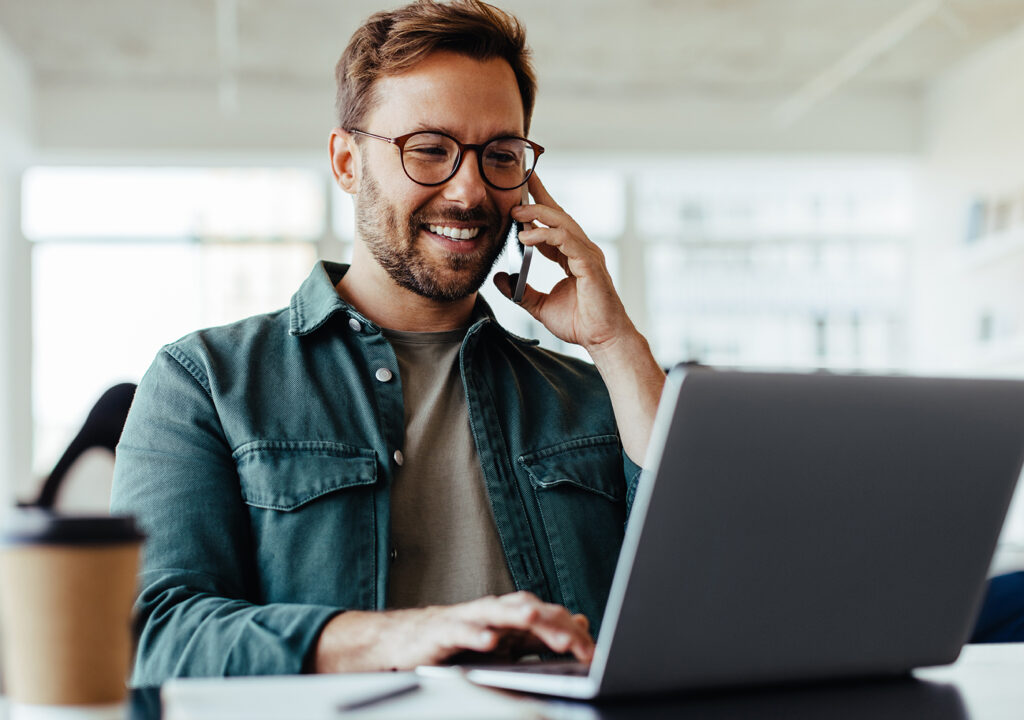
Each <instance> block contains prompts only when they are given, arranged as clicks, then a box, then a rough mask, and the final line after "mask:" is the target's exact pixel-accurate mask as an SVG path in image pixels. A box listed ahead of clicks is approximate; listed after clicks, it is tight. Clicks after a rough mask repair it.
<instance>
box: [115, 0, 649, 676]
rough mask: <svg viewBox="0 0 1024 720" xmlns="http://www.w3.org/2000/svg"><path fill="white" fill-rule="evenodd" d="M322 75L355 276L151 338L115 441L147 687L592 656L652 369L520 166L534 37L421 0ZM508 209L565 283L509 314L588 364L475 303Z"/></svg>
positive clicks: (508, 22)
mask: <svg viewBox="0 0 1024 720" xmlns="http://www.w3.org/2000/svg"><path fill="white" fill-rule="evenodd" d="M337 79H338V113H339V125H338V127H337V128H336V129H335V130H334V131H333V132H332V133H331V136H330V160H331V167H332V169H333V173H334V176H335V178H336V180H337V182H338V184H339V185H340V187H341V188H342V189H343V190H344V191H345V192H348V193H350V194H352V195H353V196H354V198H355V205H356V221H357V227H356V230H357V242H356V246H355V250H354V253H353V258H352V262H351V265H348V266H345V265H338V264H334V263H326V262H324V263H319V264H318V265H317V266H316V267H315V268H314V269H313V272H312V274H311V275H310V277H309V278H308V279H307V280H306V282H305V283H304V284H303V285H302V287H301V288H299V290H298V291H297V292H296V294H295V295H294V297H293V298H292V302H291V305H290V307H289V308H287V309H284V310H281V311H279V312H275V313H270V314H268V315H263V316H257V317H254V318H249V319H246V320H242V321H240V322H238V323H235V324H233V325H229V326H225V327H222V328H213V329H209V330H203V331H199V332H197V333H194V334H192V335H189V336H187V337H185V338H183V339H181V340H179V341H177V342H175V343H172V344H171V345H168V346H166V347H165V348H163V349H162V351H161V352H160V354H159V355H158V357H157V358H156V360H155V361H154V363H153V366H152V367H151V368H150V370H149V372H148V373H147V374H146V376H145V378H143V380H142V382H141V384H140V386H139V389H138V392H137V394H136V399H135V404H134V406H133V408H132V412H131V414H130V416H129V418H128V422H127V425H126V427H125V431H124V434H123V436H122V439H121V443H120V445H119V447H118V455H117V466H116V477H115V487H114V494H113V502H112V507H113V509H114V510H115V511H118V512H129V513H133V514H135V515H137V516H138V518H139V520H140V522H141V523H142V524H143V526H144V527H145V529H146V530H147V532H148V533H149V539H148V541H147V547H146V552H145V562H144V568H143V572H142V576H141V591H140V596H139V599H138V603H137V611H138V615H137V617H138V621H137V622H138V628H137V630H138V634H139V643H138V655H137V660H136V669H135V675H134V678H133V682H134V683H135V684H137V685H151V684H156V683H160V682H163V681H164V680H166V679H167V678H168V677H172V676H176V675H224V674H227V675H240V674H250V675H251V674H265V673H295V672H300V671H317V672H338V671H346V670H381V669H391V668H411V667H414V666H416V665H419V664H431V663H440V662H446V661H452V660H457V659H458V658H460V657H464V656H465V654H466V653H496V654H500V655H504V656H516V655H520V654H523V653H527V652H535V651H538V650H544V649H549V650H552V651H555V652H558V653H572V654H573V655H575V656H576V657H577V658H579V659H581V660H589V658H590V656H591V653H592V651H593V640H592V637H591V635H592V633H596V632H597V631H598V628H597V623H599V622H600V619H601V613H602V611H603V609H604V603H605V601H606V599H607V595H608V590H609V585H610V582H611V577H612V573H613V571H614V567H615V562H616V559H617V555H618V550H619V545H620V543H621V540H622V534H623V526H624V524H625V521H626V518H627V516H628V512H629V505H630V502H631V500H632V497H633V494H634V492H635V490H636V483H637V481H638V478H639V465H638V463H640V462H642V461H643V457H644V453H645V450H646V446H647V442H648V436H649V434H650V428H651V424H652V422H653V418H654V413H655V410H656V406H657V402H658V397H659V395H660V391H661V386H662V383H663V380H664V376H663V374H662V372H661V370H660V368H659V367H658V365H657V363H656V362H655V360H654V358H653V357H652V356H651V353H650V350H649V348H648V345H647V343H646V341H645V340H644V338H643V337H642V336H641V335H640V334H639V333H638V332H637V330H636V328H635V327H634V326H633V324H632V323H631V322H630V320H629V318H628V317H627V315H626V313H625V310H624V309H623V306H622V303H621V302H620V300H619V298H618V296H617V294H616V292H615V290H614V288H613V286H612V283H611V279H610V276H609V273H608V270H607V267H606V265H605V261H604V256H603V255H602V253H601V251H600V249H599V248H597V246H595V245H594V244H593V243H592V242H591V241H590V240H589V239H588V238H587V236H586V235H585V234H584V232H583V230H582V229H581V228H580V227H579V225H577V224H576V223H575V222H574V221H573V220H572V218H571V217H569V216H568V215H567V214H566V213H565V212H564V211H563V210H562V209H561V208H560V207H559V206H558V205H557V203H556V202H555V201H554V199H552V198H551V196H550V195H549V194H548V193H547V191H546V190H545V189H544V186H543V185H542V184H541V182H540V179H539V177H538V176H537V174H536V173H535V172H534V168H535V165H536V161H537V158H538V157H539V155H540V154H541V152H543V149H542V148H541V147H540V146H539V145H538V144H536V143H535V142H532V141H531V140H529V139H527V134H528V132H529V125H530V118H531V115H532V111H533V104H534V97H535V94H536V85H535V81H534V76H533V71H532V68H531V65H530V62H529V56H528V51H527V50H526V46H525V38H524V33H523V31H522V29H521V27H520V26H519V24H518V22H517V21H516V20H515V19H514V18H512V17H511V16H509V15H507V14H506V13H503V12H502V11H500V10H498V9H496V8H494V7H492V6H489V5H486V4H484V3H481V2H476V1H471V0H466V1H461V2H454V3H451V4H441V3H436V2H418V3H414V4H412V5H409V6H406V7H403V8H400V9H398V10H395V11H393V12H386V13H378V14H377V15H374V16H373V17H371V18H370V19H369V20H368V21H367V22H366V23H365V24H364V25H363V26H362V27H361V28H360V29H359V30H357V31H356V33H355V35H354V36H353V38H352V40H351V42H350V43H349V46H348V48H347V49H346V50H345V53H344V54H343V55H342V57H341V60H340V61H339V63H338V67H337ZM524 187H528V188H529V192H530V194H531V195H532V196H533V198H534V199H535V200H536V203H535V204H529V203H525V202H524V195H523V188H524ZM513 219H515V220H516V221H520V222H523V223H527V224H528V225H529V229H527V230H524V231H523V232H522V233H521V234H520V238H521V240H522V242H523V243H524V244H526V245H530V246H533V247H535V248H536V249H537V250H538V251H539V252H540V253H541V254H542V255H544V256H545V257H546V258H548V259H549V260H552V261H554V262H556V263H558V264H559V265H560V266H561V267H562V269H563V270H564V271H565V278H564V279H563V280H562V281H561V282H559V283H558V284H557V285H556V286H555V287H554V288H552V290H551V291H550V292H549V293H540V292H537V291H536V290H534V289H533V288H527V290H526V293H525V295H524V297H523V302H522V307H523V309H524V310H525V311H527V312H529V313H530V314H532V315H533V316H534V317H535V318H536V319H537V320H538V321H540V322H541V323H543V324H544V326H545V327H547V328H548V329H549V330H550V331H551V332H552V333H554V334H555V335H556V336H557V337H559V338H561V339H563V340H565V341H567V342H572V343H577V344H579V345H581V346H582V347H584V348H586V350H587V351H588V352H589V354H590V356H591V358H592V359H593V363H592V364H591V363H586V362H582V361H579V360H575V359H571V358H568V357H564V356H561V355H558V354H556V353H552V352H549V351H546V350H543V349H541V348H539V347H537V346H536V343H535V342H532V341H526V340H523V339H521V338H518V337H516V336H514V335H511V334H509V333H508V332H506V331H505V330H504V329H502V328H501V327H500V326H499V325H498V324H497V323H496V322H495V320H494V318H493V315H492V313H491V311H490V309H489V308H488V307H487V304H486V303H485V302H484V301H483V300H482V299H481V298H480V297H479V296H478V290H479V288H480V286H481V284H482V283H483V282H484V281H485V280H486V278H487V276H488V275H489V273H490V270H491V268H492V266H493V265H494V262H495V260H496V259H497V258H498V256H499V255H500V254H501V252H502V247H503V244H504V239H505V237H506V234H507V232H508V230H509V228H510V224H511V222H512V220H513ZM495 283H496V285H497V287H498V288H499V290H500V291H501V292H502V293H503V294H504V295H505V296H506V297H508V296H510V294H511V286H510V280H509V277H508V276H507V275H505V274H503V273H499V274H498V275H496V276H495Z"/></svg>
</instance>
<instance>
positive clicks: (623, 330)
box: [494, 174, 665, 465]
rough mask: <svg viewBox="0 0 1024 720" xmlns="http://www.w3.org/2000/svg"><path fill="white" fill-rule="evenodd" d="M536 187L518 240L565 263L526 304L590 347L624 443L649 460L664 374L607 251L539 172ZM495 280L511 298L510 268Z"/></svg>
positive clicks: (523, 209)
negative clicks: (560, 274)
mask: <svg viewBox="0 0 1024 720" xmlns="http://www.w3.org/2000/svg"><path fill="white" fill-rule="evenodd" d="M529 188H530V194H531V195H533V197H534V199H535V200H536V201H537V203H536V204H535V205H518V206H516V207H514V208H513V209H512V217H513V218H514V219H515V220H518V221H519V222H522V223H530V224H531V225H530V228H529V229H528V230H523V231H522V232H521V233H519V239H520V240H521V241H522V242H523V244H524V245H532V246H533V247H535V248H537V250H538V251H539V252H540V253H541V254H542V255H543V256H544V257H546V258H548V259H549V260H553V261H554V262H556V263H558V264H559V265H560V266H561V268H562V270H564V271H565V277H564V278H563V279H562V280H560V281H559V282H558V283H557V284H556V285H555V286H554V287H553V288H551V291H550V292H548V293H542V292H538V291H537V290H535V289H534V288H532V287H530V286H529V285H527V287H526V291H525V292H524V293H523V302H522V306H523V309H524V310H526V311H527V312H528V313H530V314H531V315H533V317H535V318H537V320H539V321H540V322H541V323H542V324H543V325H544V327H546V328H547V329H548V330H550V331H551V333H552V334H553V335H554V336H555V337H557V338H558V339H560V340H562V341H564V342H570V343H575V344H577V345H582V346H583V347H584V348H585V349H586V350H587V352H589V353H590V357H591V358H592V359H593V361H594V365H595V366H596V367H597V369H598V371H599V372H600V373H601V377H602V378H603V379H604V383H605V386H606V387H607V388H608V394H609V397H610V398H611V401H612V408H613V410H614V412H615V420H616V424H617V425H618V427H619V435H620V437H621V439H622V446H623V448H624V449H625V451H626V454H628V455H629V457H631V458H632V459H633V461H634V462H635V463H637V464H638V465H639V464H643V462H644V459H645V455H646V452H647V444H648V442H649V441H650V435H651V426H652V425H653V424H654V415H655V413H656V412H657V409H658V400H659V398H660V396H661V389H662V386H663V385H664V383H665V373H664V372H663V371H662V369H661V367H660V366H659V365H658V362H657V361H656V360H655V359H654V355H652V354H651V349H650V346H649V345H648V344H647V340H646V339H645V338H644V337H643V335H641V334H640V332H639V331H638V330H637V329H636V326H635V325H634V324H633V321H632V320H630V319H629V316H628V315H627V314H626V308H625V307H624V306H623V304H622V300H620V299H619V295H618V293H616V292H615V287H614V286H613V285H612V277H611V274H610V273H609V272H608V265H607V264H606V263H605V259H604V253H603V252H601V249H600V248H599V247H598V246H597V245H595V244H594V243H593V242H591V240H590V238H588V237H587V235H586V233H584V232H583V230H582V228H580V226H579V225H577V224H576V221H575V220H573V219H572V218H571V217H569V215H568V213H566V212H565V210H563V209H562V208H561V207H559V205H558V203H556V202H555V201H554V199H553V198H552V197H551V195H549V194H548V191H547V190H545V189H544V185H543V184H541V181H540V178H538V177H537V175H536V174H534V175H531V176H530V182H529ZM536 223H540V224H541V226H540V227H539V226H537V225H536ZM494 284H495V285H496V286H497V288H498V290H500V291H501V293H502V294H503V295H505V297H512V283H511V280H510V278H509V276H508V274H507V273H498V274H497V275H495V276H494Z"/></svg>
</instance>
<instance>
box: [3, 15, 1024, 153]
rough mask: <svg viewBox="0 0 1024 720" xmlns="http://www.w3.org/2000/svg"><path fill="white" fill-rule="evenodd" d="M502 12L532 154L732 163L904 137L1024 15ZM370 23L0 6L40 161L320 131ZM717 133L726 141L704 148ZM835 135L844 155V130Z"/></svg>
mask: <svg viewBox="0 0 1024 720" xmlns="http://www.w3.org/2000/svg"><path fill="white" fill-rule="evenodd" d="M500 4H501V5H502V7H504V8H506V9H508V10H510V11H512V12H513V13H515V14H516V15H518V16H519V17H520V18H521V19H522V21H523V22H524V24H525V25H526V27H527V30H528V37H529V41H530V44H531V46H532V48H533V51H534V56H535V61H536V66H537V71H538V77H539V79H540V86H541V87H540V90H541V93H540V97H539V103H538V111H537V118H538V120H537V127H539V128H543V129H544V130H545V131H546V132H547V133H549V135H548V138H547V140H548V142H546V143H545V144H550V142H551V136H552V135H553V136H554V138H555V140H556V144H557V143H563V144H565V145H567V146H572V145H573V144H574V143H577V144H578V143H592V144H594V145H597V144H599V140H600V139H601V137H606V136H607V134H608V133H609V132H616V133H618V130H617V128H620V127H622V125H623V124H624V123H625V124H629V123H631V124H632V126H634V127H635V126H636V125H637V124H638V122H641V123H646V122H648V121H650V122H652V123H653V125H652V126H651V127H652V128H653V131H652V132H646V133H643V135H645V136H646V139H643V140H642V141H641V140H635V139H634V140H630V141H628V142H629V143H630V144H632V145H634V146H636V147H639V148H643V147H649V148H650V149H653V148H655V147H656V145H657V143H656V142H655V140H654V138H655V136H661V135H664V134H666V133H672V132H673V129H676V130H677V131H678V133H679V134H680V135H682V136H685V137H684V139H685V138H689V140H687V141H686V142H689V143H696V144H697V145H698V146H699V145H700V143H701V139H702V138H705V137H706V138H707V146H708V147H712V148H714V147H717V146H719V145H722V146H723V147H728V146H729V142H730V138H731V139H732V141H743V137H744V136H743V132H742V130H743V128H744V127H745V125H743V123H748V124H751V129H750V130H749V132H754V135H755V136H756V135H757V133H762V134H764V133H766V132H767V128H769V127H770V126H771V127H774V128H775V131H776V132H780V131H781V132H786V131H787V128H790V129H791V135H792V136H793V138H794V139H798V138H800V137H809V136H812V135H813V132H814V131H812V130H810V129H808V128H805V129H801V124H802V123H804V124H806V123H812V124H813V123H814V122H815V120H816V116H817V120H818V121H819V123H820V124H821V125H822V126H823V127H822V128H821V129H820V130H819V131H820V132H822V133H823V134H824V133H826V130H827V128H828V127H831V130H832V132H833V133H835V132H837V131H836V128H835V125H836V123H835V122H832V118H837V117H847V116H848V115H849V112H850V108H851V107H853V105H852V104H856V105H857V107H858V108H864V110H863V112H865V113H867V114H868V115H870V118H869V119H871V120H877V122H878V124H879V127H878V128H877V130H878V132H879V136H880V137H881V136H882V135H884V131H883V127H882V126H883V125H884V123H885V122H890V121H891V122H893V123H895V124H896V125H899V127H895V126H894V128H895V129H894V130H893V132H896V133H897V134H898V133H900V132H902V133H905V134H908V136H909V134H912V132H913V131H912V129H911V128H910V125H912V124H913V123H914V122H916V121H917V120H919V118H918V117H917V115H919V113H920V104H919V100H920V97H921V94H922V91H923V89H924V88H925V87H926V86H927V84H928V83H929V82H930V81H931V80H932V79H933V78H935V77H936V76H937V75H938V74H940V73H941V72H943V71H944V70H945V69H947V68H949V67H950V66H951V65H952V64H954V63H956V62H957V61H958V60H960V59H962V58H964V57H965V56H967V55H969V54H970V53H972V52H973V51H975V50H977V49H978V48H980V47H982V46H983V45H985V44H987V43H990V42H992V41H993V40H994V39H996V38H997V37H998V36H999V35H1001V34H1003V33H1006V32H1008V31H1010V30H1012V29H1014V28H1016V27H1018V26H1020V25H1021V24H1022V23H1024V1H1022V0H633V1H631V2H624V1H623V0H557V1H556V0H506V2H504V3H500ZM388 6H390V3H389V4H385V5H383V7H388ZM381 7H382V4H381V3H379V2H369V1H367V0H293V1H292V2H287V3H286V2H281V1H280V0H174V1H173V2H167V1H166V0H160V1H156V0H3V2H2V3H0V28H2V30H3V31H4V33H5V34H6V35H7V37H8V38H9V40H10V42H11V43H12V44H13V45H14V46H15V47H16V48H17V49H18V50H19V51H20V52H21V53H22V54H23V55H24V56H25V57H26V59H27V62H28V65H29V67H30V68H31V72H32V76H33V81H34V85H35V87H36V91H37V95H38V97H39V100H38V102H37V104H38V106H39V108H40V109H41V110H42V112H43V114H44V115H45V117H44V118H43V119H42V120H41V121H40V138H39V140H40V142H41V144H42V145H43V146H47V145H49V144H55V145H57V146H59V145H60V143H61V141H60V140H58V138H60V137H67V135H66V133H67V132H68V130H69V128H70V127H73V126H77V127H78V128H79V132H83V130H82V127H83V126H85V128H86V130H85V131H84V132H85V136H86V137H85V138H84V139H83V140H82V142H83V143H84V144H86V145H88V144H89V142H90V141H89V137H90V131H89V127H91V126H92V125H95V126H96V127H95V129H94V130H93V131H92V133H91V136H94V140H95V142H94V144H97V145H99V146H102V145H103V144H104V143H107V144H110V143H115V144H116V142H117V141H118V140H117V139H118V138H119V137H123V138H126V142H127V140H130V139H131V138H132V137H134V136H133V135H132V133H123V132H111V133H106V134H104V131H103V129H102V126H103V125H104V120H103V119H104V117H106V116H105V115H104V114H103V112H104V108H106V111H107V112H109V113H112V114H111V115H110V116H109V118H110V119H111V120H112V119H113V117H114V115H113V113H117V115H118V116H119V117H122V118H127V119H131V120H133V121H140V122H148V123H155V124H154V125H152V126H151V128H152V129H153V130H155V131H157V132H153V133H150V134H149V137H150V138H152V137H153V136H154V135H159V131H160V130H161V129H163V130H165V132H166V133H170V140H169V142H170V145H169V146H182V145H185V146H187V145H188V144H189V142H190V138H191V142H194V144H196V146H197V147H198V146H204V145H207V144H210V145H215V144H216V143H217V142H218V139H217V138H218V137H221V134H220V133H221V131H219V130H215V129H214V130H211V131H210V133H207V134H208V135H210V136H209V137H206V135H204V132H205V131H204V130H203V128H202V127H201V125H200V124H199V123H197V122H195V121H189V123H186V124H187V125H188V128H189V129H188V132H187V133H181V137H177V136H176V135H174V133H175V132H179V131H177V130H175V127H176V125H175V124H173V123H169V122H168V123H167V126H166V128H164V127H163V126H161V125H160V120H159V118H158V117H155V116H157V115H166V114H167V111H166V110H167V108H170V107H177V108H179V109H181V111H182V112H188V113H190V114H194V113H196V112H202V113H205V114H207V115H208V116H210V126H211V128H214V126H216V125H218V123H223V122H227V121H226V120H224V119H223V118H222V119H217V118H215V117H212V116H214V115H218V114H219V115H221V116H225V117H227V118H228V119H229V120H230V116H231V115H232V114H235V115H241V116H242V117H236V118H235V119H234V120H233V121H231V122H234V123H235V125H234V126H235V127H236V128H237V127H242V126H244V125H245V124H246V123H251V124H253V127H254V128H256V127H257V126H258V129H254V130H253V131H252V132H251V133H250V134H249V135H246V132H245V130H244V129H243V130H240V131H238V132H241V134H242V136H244V138H245V139H244V142H243V143H242V144H243V145H244V144H245V143H249V144H257V145H262V144H265V143H270V144H271V145H272V146H273V145H274V142H273V138H272V137H271V136H270V135H268V133H275V132H280V133H283V134H285V135H289V137H296V138H297V137H301V135H299V134H296V135H294V136H292V135H290V133H289V131H288V129H287V126H288V123H287V122H285V121H284V120H282V119H281V118H278V119H277V120H276V121H275V122H273V123H270V122H269V121H267V120H266V119H264V120H252V119H250V120H246V119H245V118H244V116H245V114H246V113H247V112H248V113H250V114H252V113H255V112H267V111H268V108H274V106H275V103H274V101H273V100H270V99H268V100H266V101H263V102H260V101H257V100H254V99H253V98H258V97H265V98H275V97H276V98H281V100H279V101H278V102H277V103H276V108H277V113H278V114H281V108H282V107H284V108H286V109H287V110H286V113H284V114H286V115H291V116H294V117H295V118H315V120H314V121H313V122H309V121H305V122H309V124H308V125H302V123H303V122H304V121H303V120H299V119H296V121H295V123H297V124H298V125H302V132H303V133H304V132H306V130H307V128H312V127H313V124H314V122H315V124H316V127H320V126H322V125H324V124H325V122H326V121H327V120H328V118H329V115H328V113H329V112H330V104H331V99H332V96H333V66H334V63H335V62H336V60H337V57H338V55H339V54H340V52H341V50H342V49H343V48H344V45H345V43H346V41H347V39H348V37H349V35H350V34H351V32H352V31H353V30H354V29H355V28H356V27H357V25H358V24H359V23H360V22H361V21H362V20H363V19H365V18H366V17H367V16H368V15H369V14H371V13H372V12H374V11H376V10H378V9H381ZM133 98H135V99H137V102H138V103H140V104H148V105H150V106H152V109H151V110H150V111H148V112H149V114H146V113H147V111H145V110H142V109H139V108H131V107H126V106H128V105H131V104H133V101H132V99H133ZM192 103H195V105H194V106H193V105H192ZM844 103H845V104H844ZM158 109H162V112H160V113H157V112H156V110H158ZM69 112H70V113H71V114H75V113H78V115H79V118H78V122H77V123H72V121H73V120H74V119H75V118H65V119H63V120H62V119H59V118H55V117H54V115H58V116H59V115H67V114H68V113H69ZM751 113H753V114H754V115H755V116H756V120H757V123H756V127H757V128H758V130H756V131H754V130H753V127H754V125H753V123H751V120H752V118H750V117H747V116H749V115H750V114H751ZM830 113H831V114H830ZM871 113H875V114H876V115H877V118H876V117H875V115H871ZM595 115H597V116H599V117H598V119H595ZM736 115H743V116H744V117H742V118H738V117H735V116H736ZM151 116H153V117H151ZM601 118H603V119H604V120H602V119H601ZM659 118H663V120H662V121H661V122H660V124H659V122H656V120H657V119H659ZM886 118H889V120H886ZM61 123H67V125H63V124H61ZM261 123H262V124H261ZM900 123H902V124H900ZM108 124H109V122H108ZM178 124H179V125H180V124H181V123H180V122H179V123H178ZM861 124H863V123H861ZM867 124H868V125H869V126H870V124H871V123H870V122H868V123H867ZM580 128H583V130H582V131H580ZM730 128H732V129H733V130H735V131H736V132H733V133H732V135H730V134H729V133H730ZM328 129H329V128H328ZM716 131H717V132H719V133H721V134H723V137H722V138H720V139H718V140H715V139H714V138H713V135H714V132H716ZM843 132H848V133H851V138H852V137H853V133H854V132H856V130H855V129H853V128H850V129H849V130H846V131H844V130H842V129H840V130H839V131H838V134H839V135H840V136H842V135H843ZM211 133H212V134H211ZM737 133H738V134H737ZM225 134H226V128H225ZM321 134H322V133H321ZM618 134H620V135H621V133H618ZM139 136H140V137H141V136H142V134H141V133H140V134H139ZM321 140H322V137H320V134H318V135H317V137H316V142H317V143H319V142H320V141H321ZM748 140H751V141H753V142H755V143H756V142H757V140H756V137H754V136H751V137H750V138H748ZM63 142H65V143H69V142H71V141H69V140H64V141H63ZM291 142H292V141H291V140H288V141H286V142H284V144H283V145H281V146H282V147H290V143H291ZM129 144H130V143H129ZM742 144H743V142H740V145H742ZM301 145H302V142H298V143H297V146H301ZM854 145H856V143H854ZM853 149H859V148H856V147H854V148H853ZM883 149H884V148H883Z"/></svg>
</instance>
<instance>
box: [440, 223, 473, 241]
mask: <svg viewBox="0 0 1024 720" xmlns="http://www.w3.org/2000/svg"><path fill="white" fill-rule="evenodd" d="M427 229H428V230H430V232H432V233H436V234H438V235H444V236H445V237H446V238H449V239H450V240H471V239H472V238H475V237H476V236H477V235H479V234H480V228H478V227H475V228H452V227H446V226H444V225H427Z"/></svg>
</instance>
